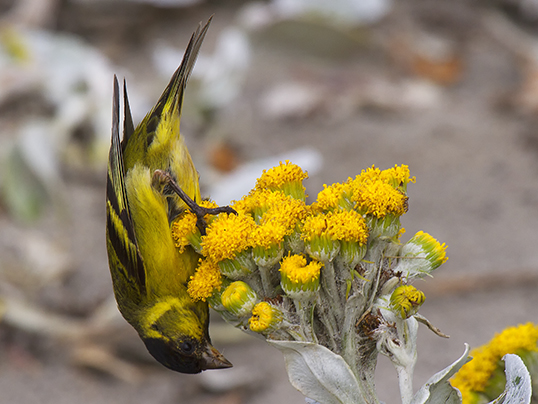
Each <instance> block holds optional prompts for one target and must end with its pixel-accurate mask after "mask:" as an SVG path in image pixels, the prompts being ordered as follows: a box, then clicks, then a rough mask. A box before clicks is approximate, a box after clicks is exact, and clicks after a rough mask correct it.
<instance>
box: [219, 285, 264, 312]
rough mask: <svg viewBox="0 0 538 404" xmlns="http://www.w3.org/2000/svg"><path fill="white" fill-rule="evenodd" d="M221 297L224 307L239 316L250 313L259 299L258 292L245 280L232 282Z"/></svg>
mask: <svg viewBox="0 0 538 404" xmlns="http://www.w3.org/2000/svg"><path fill="white" fill-rule="evenodd" d="M220 298H221V302H222V305H223V306H224V308H225V309H226V310H228V311H229V312H230V313H232V314H234V315H236V316H237V317H244V316H246V315H247V314H249V313H250V312H251V310H252V309H253V307H254V305H255V304H256V302H257V300H258V296H256V292H254V291H253V290H252V288H251V287H250V286H249V285H248V284H246V283H245V282H243V281H235V282H232V283H231V284H230V285H229V286H228V287H227V288H226V290H224V292H222V295H221V297H220Z"/></svg>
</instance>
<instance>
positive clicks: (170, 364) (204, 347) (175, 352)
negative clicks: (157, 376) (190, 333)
mask: <svg viewBox="0 0 538 404" xmlns="http://www.w3.org/2000/svg"><path fill="white" fill-rule="evenodd" d="M143 341H144V343H145V344H146V348H147V349H148V351H149V353H150V354H151V355H152V356H153V357H154V358H155V359H156V360H157V361H158V362H160V363H161V364H162V365H164V366H166V367H167V368H168V369H171V370H174V371H176V372H180V373H200V372H201V371H202V370H206V369H225V368H229V367H231V366H232V364H231V363H230V362H228V360H226V359H225V358H224V356H222V354H221V353H220V352H218V351H217V350H216V349H215V348H213V347H212V346H211V344H209V343H207V342H205V341H202V342H199V341H196V340H195V339H191V338H185V339H183V340H181V341H166V340H164V339H160V338H144V339H143Z"/></svg>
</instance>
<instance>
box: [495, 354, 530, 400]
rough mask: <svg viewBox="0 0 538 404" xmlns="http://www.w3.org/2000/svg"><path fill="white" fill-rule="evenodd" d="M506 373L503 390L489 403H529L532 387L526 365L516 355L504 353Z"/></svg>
mask: <svg viewBox="0 0 538 404" xmlns="http://www.w3.org/2000/svg"><path fill="white" fill-rule="evenodd" d="M503 360H504V364H505V370H504V372H505V373H506V387H505V389H504V392H503V393H502V394H501V395H500V396H499V397H498V398H497V399H496V400H493V401H492V402H491V403H490V404H529V403H530V402H531V395H532V388H531V376H530V374H529V371H528V370H527V367H526V366H525V364H524V363H523V361H522V360H521V358H520V357H519V356H517V355H513V354H506V355H504V357H503Z"/></svg>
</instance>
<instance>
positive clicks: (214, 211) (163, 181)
mask: <svg viewBox="0 0 538 404" xmlns="http://www.w3.org/2000/svg"><path fill="white" fill-rule="evenodd" d="M152 184H153V185H154V186H156V187H158V188H161V189H162V187H163V186H164V185H168V186H169V187H170V189H172V191H174V192H175V193H176V194H177V196H179V197H180V198H181V199H182V200H183V202H185V204H186V205H187V207H188V208H189V210H190V211H191V212H192V213H194V214H195V215H196V227H198V230H200V233H201V234H202V236H205V234H206V232H205V229H206V227H207V223H206V221H205V219H204V216H205V215H218V214H220V213H228V214H232V213H233V214H235V215H237V212H236V211H235V210H234V209H233V208H231V207H229V206H219V207H216V208H206V207H203V206H200V205H198V204H197V203H196V202H195V201H194V200H193V199H192V198H191V197H190V196H189V195H187V194H186V193H185V192H184V191H183V190H182V189H181V187H180V186H179V185H178V184H177V182H176V181H175V180H174V178H172V176H171V175H170V174H169V173H168V172H166V171H163V170H155V171H154V172H153V179H152Z"/></svg>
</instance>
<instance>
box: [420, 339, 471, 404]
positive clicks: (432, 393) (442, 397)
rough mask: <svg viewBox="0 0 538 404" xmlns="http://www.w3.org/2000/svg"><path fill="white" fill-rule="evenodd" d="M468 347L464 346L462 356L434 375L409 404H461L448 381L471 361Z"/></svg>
mask: <svg viewBox="0 0 538 404" xmlns="http://www.w3.org/2000/svg"><path fill="white" fill-rule="evenodd" d="M468 355H469V345H468V344H465V351H464V352H463V355H462V356H461V357H460V358H459V359H458V360H456V361H455V362H454V363H453V364H451V365H450V366H447V367H446V368H445V369H443V370H441V371H440V372H438V373H436V374H435V375H433V376H432V377H430V379H429V380H428V381H427V382H426V384H424V385H423V386H422V387H421V388H420V389H419V391H417V392H416V394H415V395H414V397H413V400H412V401H411V404H461V393H460V392H459V390H458V389H456V388H454V387H452V385H451V384H450V382H449V381H448V380H449V379H450V378H451V377H452V376H453V375H454V374H455V373H456V372H457V371H458V370H460V368H461V367H462V366H463V365H465V364H466V363H467V362H469V361H470V360H471V357H470V356H468Z"/></svg>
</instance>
